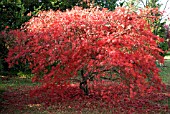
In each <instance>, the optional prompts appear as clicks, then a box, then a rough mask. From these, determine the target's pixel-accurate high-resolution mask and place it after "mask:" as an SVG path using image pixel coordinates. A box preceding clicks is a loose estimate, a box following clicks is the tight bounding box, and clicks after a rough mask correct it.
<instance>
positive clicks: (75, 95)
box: [0, 84, 170, 114]
mask: <svg viewBox="0 0 170 114" xmlns="http://www.w3.org/2000/svg"><path fill="white" fill-rule="evenodd" d="M90 88H91V89H90V95H89V96H86V95H84V94H83V92H82V91H81V90H80V89H79V85H78V84H71V85H67V86H66V85H65V86H64V88H63V87H57V88H53V90H52V91H51V89H45V90H41V92H42V91H44V93H43V94H38V93H39V91H40V90H38V91H32V92H36V93H37V94H35V93H34V95H36V96H30V93H29V92H30V90H31V89H32V87H29V86H21V87H19V88H17V89H12V88H9V89H8V91H6V92H4V94H3V102H2V103H1V107H2V110H1V112H0V113H1V114H7V113H9V114H10V113H22V114H28V113H30V114H32V113H36V114H41V113H43V114H49V113H50V114H51V113H52V114H53V113H61V114H65V113H74V114H75V113H92V114H93V113H107V114H108V113H140V114H141V113H170V86H169V85H168V86H167V90H166V91H164V92H162V93H148V94H146V95H145V96H138V97H136V98H134V99H129V97H128V93H127V89H126V88H125V87H123V86H121V87H120V86H118V85H117V84H111V85H110V84H105V86H103V85H102V84H98V85H96V86H92V85H91V86H90ZM61 91H62V92H61Z"/></svg>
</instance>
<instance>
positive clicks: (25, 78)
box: [0, 55, 170, 114]
mask: <svg viewBox="0 0 170 114" xmlns="http://www.w3.org/2000/svg"><path fill="white" fill-rule="evenodd" d="M165 59H166V60H165V64H164V66H162V67H160V68H161V72H160V76H161V78H162V81H163V82H164V83H166V84H167V85H170V55H168V56H166V57H165ZM31 77H32V75H30V74H29V75H28V74H24V73H22V72H19V73H18V76H16V77H10V78H9V79H7V80H0V102H2V101H3V100H4V99H2V98H1V95H2V93H3V92H5V91H8V89H9V88H13V89H15V90H17V88H18V87H22V86H26V87H27V86H29V87H30V86H35V85H37V83H32V82H31ZM17 91H18V90H17ZM165 102H168V104H169V106H170V99H168V101H165ZM75 103H76V102H75ZM0 108H1V106H0ZM10 109H11V110H12V113H16V114H20V113H23V114H28V113H29V114H34V113H35V114H49V113H57V114H68V113H69V114H73V113H80V112H75V110H74V109H72V108H67V109H66V110H56V107H55V106H54V105H53V106H50V107H48V108H47V109H44V107H43V106H42V105H41V104H33V105H32V104H30V105H27V106H26V107H25V108H24V109H22V110H18V109H14V107H13V106H11V107H8V111H9V112H10ZM100 111H101V109H99V110H98V109H95V110H89V109H83V110H82V112H81V113H84V114H86V113H92V114H98V113H110V114H111V113H112V112H108V110H102V112H100ZM0 113H2V114H6V110H4V111H2V112H0Z"/></svg>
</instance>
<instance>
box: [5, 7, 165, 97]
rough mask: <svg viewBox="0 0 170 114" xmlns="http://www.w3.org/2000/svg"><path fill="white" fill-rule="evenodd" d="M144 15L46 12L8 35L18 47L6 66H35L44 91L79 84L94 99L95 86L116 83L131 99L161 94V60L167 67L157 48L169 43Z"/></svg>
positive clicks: (118, 11) (79, 10)
mask: <svg viewBox="0 0 170 114" xmlns="http://www.w3.org/2000/svg"><path fill="white" fill-rule="evenodd" d="M144 13H145V11H143V10H141V11H140V13H135V12H132V11H130V10H128V9H125V8H116V10H115V11H114V12H113V11H108V10H105V9H103V10H98V9H96V8H92V9H84V10H83V9H82V8H81V7H75V8H74V9H72V10H70V11H69V10H67V11H66V12H61V11H52V10H50V11H42V12H40V13H39V14H38V15H37V16H35V17H33V18H32V19H30V20H29V21H28V22H26V23H25V24H24V26H23V27H22V28H21V29H18V30H13V31H10V32H9V33H8V35H10V37H11V38H14V42H15V43H13V44H14V45H11V46H10V49H9V53H8V58H7V59H6V61H7V62H8V63H9V65H10V66H13V65H14V64H18V60H20V61H21V62H23V63H29V67H30V69H32V73H34V74H35V77H34V78H33V81H40V82H42V83H43V85H42V89H47V88H54V87H58V86H57V85H64V84H70V83H72V81H73V80H76V81H78V82H79V84H80V88H81V89H82V90H83V91H84V92H85V94H86V95H88V94H89V91H88V89H89V88H88V84H89V83H90V82H89V81H94V83H93V84H94V85H95V82H96V81H100V80H110V81H116V83H118V84H120V86H121V85H122V84H123V85H124V86H126V87H127V88H128V91H129V95H130V97H131V98H133V97H135V96H136V95H144V94H145V93H147V92H153V91H158V90H161V89H162V87H164V84H162V81H161V79H160V77H159V69H158V68H157V66H156V64H155V61H156V60H158V61H159V62H161V63H163V60H164V59H163V57H162V56H160V54H159V53H160V52H163V51H162V50H161V49H159V48H158V47H157V45H158V43H160V42H163V39H162V38H160V37H158V36H156V35H154V34H153V33H152V31H151V27H150V24H148V22H147V21H146V19H145V18H146V17H145V16H146V15H144ZM147 18H148V19H150V21H153V20H154V18H155V17H154V16H151V17H147ZM2 35H4V36H5V35H6V34H5V33H2ZM61 92H62V91H61Z"/></svg>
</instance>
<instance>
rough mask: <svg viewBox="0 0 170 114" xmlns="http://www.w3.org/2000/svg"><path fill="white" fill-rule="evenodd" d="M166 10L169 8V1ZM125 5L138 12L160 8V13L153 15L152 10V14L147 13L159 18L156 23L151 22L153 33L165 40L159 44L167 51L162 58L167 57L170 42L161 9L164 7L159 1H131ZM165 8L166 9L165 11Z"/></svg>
mask: <svg viewBox="0 0 170 114" xmlns="http://www.w3.org/2000/svg"><path fill="white" fill-rule="evenodd" d="M165 2H166V5H165V8H166V6H167V2H168V0H167V1H165ZM124 5H126V6H128V7H129V8H131V9H132V10H133V11H138V10H139V9H140V8H144V9H152V8H158V11H157V12H155V13H153V11H152V10H150V12H146V13H148V15H151V16H157V19H155V21H153V22H149V21H148V22H149V23H150V25H151V27H152V32H153V33H154V34H155V35H158V36H160V37H162V38H164V39H165V41H164V42H162V43H160V44H159V47H160V48H161V49H162V50H164V51H165V53H161V55H162V56H165V55H166V51H167V50H168V42H167V36H166V29H165V27H164V26H165V25H166V20H163V14H162V12H160V11H159V10H160V7H161V6H162V5H161V4H160V3H159V0H145V1H144V0H129V1H127V2H125V3H124ZM165 8H164V9H165Z"/></svg>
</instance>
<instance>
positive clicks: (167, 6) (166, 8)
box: [159, 0, 170, 24]
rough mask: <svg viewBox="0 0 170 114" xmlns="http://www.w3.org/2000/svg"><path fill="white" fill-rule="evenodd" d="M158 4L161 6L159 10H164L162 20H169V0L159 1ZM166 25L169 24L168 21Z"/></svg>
mask: <svg viewBox="0 0 170 114" xmlns="http://www.w3.org/2000/svg"><path fill="white" fill-rule="evenodd" d="M166 2H167V5H166ZM159 3H161V4H162V6H161V8H160V10H161V11H163V10H164V9H165V13H164V16H163V19H168V17H169V18H170V0H160V1H159ZM167 24H170V19H169V21H167Z"/></svg>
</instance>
